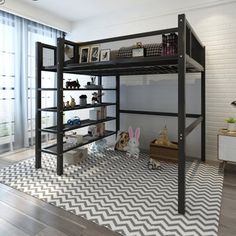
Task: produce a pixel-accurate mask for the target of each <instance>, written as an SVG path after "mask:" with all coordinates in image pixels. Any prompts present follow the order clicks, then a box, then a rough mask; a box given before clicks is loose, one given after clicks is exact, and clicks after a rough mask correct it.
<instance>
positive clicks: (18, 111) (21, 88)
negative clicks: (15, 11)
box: [0, 11, 62, 153]
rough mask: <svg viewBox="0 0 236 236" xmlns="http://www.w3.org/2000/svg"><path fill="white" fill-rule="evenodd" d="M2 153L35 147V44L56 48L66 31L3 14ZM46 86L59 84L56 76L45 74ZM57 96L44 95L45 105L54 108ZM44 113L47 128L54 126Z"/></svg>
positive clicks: (0, 77) (0, 25)
mask: <svg viewBox="0 0 236 236" xmlns="http://www.w3.org/2000/svg"><path fill="white" fill-rule="evenodd" d="M0 35H1V37H0V153H1V152H5V151H12V150H15V149H18V148H22V147H29V146H30V145H33V144H34V137H35V43H36V42H37V41H40V42H43V43H46V44H51V45H55V44H56V38H57V37H62V32H61V31H58V30H56V29H53V28H50V27H48V26H44V25H41V24H38V23H35V22H32V21H29V20H26V19H23V18H21V17H17V16H15V15H12V14H9V13H6V12H3V11H0ZM42 77H43V78H42V80H43V81H42V83H46V84H47V85H48V86H50V84H51V85H52V87H53V85H54V83H55V74H53V73H49V72H48V73H44V74H43V76H42ZM53 101H54V94H53V93H50V94H47V93H44V94H43V98H42V103H43V104H44V106H51V105H52V104H53ZM52 115H53V114H47V113H45V114H43V117H42V122H43V124H42V125H43V126H49V125H50V124H52V123H53V116H52Z"/></svg>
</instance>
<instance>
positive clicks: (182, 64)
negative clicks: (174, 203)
mask: <svg viewBox="0 0 236 236" xmlns="http://www.w3.org/2000/svg"><path fill="white" fill-rule="evenodd" d="M185 56H186V18H185V15H184V14H182V15H179V16H178V144H179V151H178V158H179V159H178V212H179V213H180V214H184V213H185V159H186V154H185V124H186V108H185V103H186V101H185V77H186V57H185Z"/></svg>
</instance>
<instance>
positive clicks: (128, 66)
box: [48, 55, 204, 76]
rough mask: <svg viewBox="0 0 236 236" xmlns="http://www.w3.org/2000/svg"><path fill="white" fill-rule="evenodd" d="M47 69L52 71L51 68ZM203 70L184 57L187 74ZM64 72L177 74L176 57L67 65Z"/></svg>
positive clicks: (84, 73)
mask: <svg viewBox="0 0 236 236" xmlns="http://www.w3.org/2000/svg"><path fill="white" fill-rule="evenodd" d="M49 68H51V69H53V67H49ZM49 68H48V69H49ZM54 69H56V68H54ZM203 69H204V68H203V66H202V65H200V64H199V63H198V62H197V61H196V60H194V59H193V58H192V57H190V56H188V55H186V71H187V72H189V73H196V72H201V71H203ZM64 72H65V73H75V74H83V75H96V76H116V75H142V74H169V73H177V72H178V56H177V55H173V56H154V57H135V58H134V57H132V58H122V59H116V60H112V61H106V62H95V63H83V64H82V63H81V64H78V63H77V64H68V65H66V66H65V67H64Z"/></svg>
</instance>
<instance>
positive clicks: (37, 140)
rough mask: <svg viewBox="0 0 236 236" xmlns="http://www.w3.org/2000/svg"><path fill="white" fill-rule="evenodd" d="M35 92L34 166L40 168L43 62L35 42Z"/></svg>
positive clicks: (39, 44)
mask: <svg viewBox="0 0 236 236" xmlns="http://www.w3.org/2000/svg"><path fill="white" fill-rule="evenodd" d="M35 57H36V66H35V68H36V71H35V77H36V78H35V79H36V94H35V103H36V115H35V126H36V127H35V132H36V133H35V168H36V169H39V168H41V148H42V146H41V145H42V144H41V141H42V140H41V110H40V108H41V76H42V74H41V70H42V64H43V47H42V44H41V43H39V42H37V43H36V54H35Z"/></svg>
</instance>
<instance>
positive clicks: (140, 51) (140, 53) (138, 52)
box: [132, 48, 144, 57]
mask: <svg viewBox="0 0 236 236" xmlns="http://www.w3.org/2000/svg"><path fill="white" fill-rule="evenodd" d="M132 57H144V48H133V49H132Z"/></svg>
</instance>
